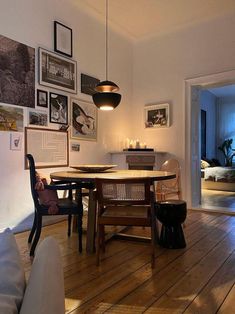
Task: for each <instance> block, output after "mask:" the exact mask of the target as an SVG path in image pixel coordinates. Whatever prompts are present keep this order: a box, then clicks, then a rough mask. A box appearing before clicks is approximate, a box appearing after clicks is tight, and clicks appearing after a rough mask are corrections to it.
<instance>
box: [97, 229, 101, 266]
mask: <svg viewBox="0 0 235 314" xmlns="http://www.w3.org/2000/svg"><path fill="white" fill-rule="evenodd" d="M100 236H101V226H100V225H98V227H97V234H96V266H99V265H100Z"/></svg>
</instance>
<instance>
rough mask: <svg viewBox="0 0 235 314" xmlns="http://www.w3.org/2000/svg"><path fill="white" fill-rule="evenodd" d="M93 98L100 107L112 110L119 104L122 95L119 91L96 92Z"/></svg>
mask: <svg viewBox="0 0 235 314" xmlns="http://www.w3.org/2000/svg"><path fill="white" fill-rule="evenodd" d="M92 98H93V101H94V104H95V105H96V107H98V108H99V109H101V110H112V109H114V108H116V107H117V106H118V105H119V103H120V101H121V98H122V96H121V95H120V94H117V93H95V94H93V95H92Z"/></svg>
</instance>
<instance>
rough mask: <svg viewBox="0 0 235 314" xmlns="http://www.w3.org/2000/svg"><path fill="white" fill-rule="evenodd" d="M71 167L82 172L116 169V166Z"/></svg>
mask: <svg viewBox="0 0 235 314" xmlns="http://www.w3.org/2000/svg"><path fill="white" fill-rule="evenodd" d="M71 167H72V168H75V169H77V170H80V171H82V172H103V171H106V170H109V169H112V168H114V167H117V165H77V166H71Z"/></svg>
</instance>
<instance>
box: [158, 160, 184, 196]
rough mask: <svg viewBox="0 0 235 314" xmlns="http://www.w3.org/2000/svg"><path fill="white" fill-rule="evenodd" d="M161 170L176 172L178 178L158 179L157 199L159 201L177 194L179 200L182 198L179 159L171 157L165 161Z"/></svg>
mask: <svg viewBox="0 0 235 314" xmlns="http://www.w3.org/2000/svg"><path fill="white" fill-rule="evenodd" d="M160 170H161V171H169V172H174V173H175V174H176V178H174V179H170V180H163V181H158V182H157V185H156V199H157V200H158V201H165V200H166V199H168V198H171V197H172V196H174V195H176V196H177V198H178V199H179V200H181V199H182V194H181V182H180V165H179V162H178V160H177V159H169V160H167V161H165V162H164V163H163V164H162V166H161V168H160Z"/></svg>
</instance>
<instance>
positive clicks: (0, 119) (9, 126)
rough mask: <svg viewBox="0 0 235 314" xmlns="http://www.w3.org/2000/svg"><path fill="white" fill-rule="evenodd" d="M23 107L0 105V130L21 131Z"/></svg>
mask: <svg viewBox="0 0 235 314" xmlns="http://www.w3.org/2000/svg"><path fill="white" fill-rule="evenodd" d="M23 120H24V111H23V108H18V107H13V106H5V105H4V106H2V105H0V131H15V132H23V123H24V121H23Z"/></svg>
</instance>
